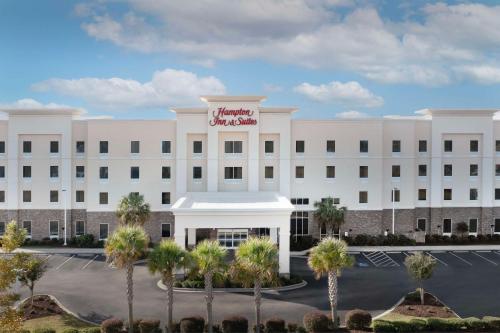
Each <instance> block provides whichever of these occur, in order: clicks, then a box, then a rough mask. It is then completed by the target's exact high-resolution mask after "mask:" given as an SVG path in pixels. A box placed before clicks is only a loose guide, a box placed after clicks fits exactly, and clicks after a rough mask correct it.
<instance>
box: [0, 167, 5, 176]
mask: <svg viewBox="0 0 500 333" xmlns="http://www.w3.org/2000/svg"><path fill="white" fill-rule="evenodd" d="M0 178H5V166H3V165H0Z"/></svg>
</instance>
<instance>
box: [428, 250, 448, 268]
mask: <svg viewBox="0 0 500 333" xmlns="http://www.w3.org/2000/svg"><path fill="white" fill-rule="evenodd" d="M427 254H428V255H429V256H431V258H433V259H434V260H436V261H437V262H439V263H441V264H443V265H445V266H448V264H447V263H445V262H444V261H442V260H441V259H439V258H436V257H435V256H433V255H432V254H431V253H430V252H427Z"/></svg>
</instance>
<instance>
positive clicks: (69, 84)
mask: <svg viewBox="0 0 500 333" xmlns="http://www.w3.org/2000/svg"><path fill="white" fill-rule="evenodd" d="M32 88H33V89H34V90H36V91H54V92H56V93H58V94H61V95H65V96H71V97H77V98H81V99H83V100H85V101H86V102H88V103H89V104H91V105H94V106H100V107H104V108H109V109H111V110H113V111H119V110H120V109H129V108H139V107H141V108H148V107H169V106H183V105H192V104H199V103H200V101H199V96H200V95H223V94H225V93H226V87H225V86H224V84H223V83H222V82H221V81H220V80H219V79H217V78H215V77H213V76H207V77H198V76H197V75H196V74H194V73H192V72H186V71H181V70H175V69H165V70H162V71H156V72H154V74H153V77H152V79H151V81H149V82H145V83H141V82H139V81H136V80H132V79H122V78H107V79H106V78H92V77H89V78H81V79H71V80H68V79H60V78H53V79H49V80H46V81H42V82H39V83H35V84H34V85H33V86H32Z"/></svg>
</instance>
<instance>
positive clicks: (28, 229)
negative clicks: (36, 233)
mask: <svg viewBox="0 0 500 333" xmlns="http://www.w3.org/2000/svg"><path fill="white" fill-rule="evenodd" d="M23 229H24V230H26V237H27V238H31V221H23Z"/></svg>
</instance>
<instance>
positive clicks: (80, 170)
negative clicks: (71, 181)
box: [76, 165, 85, 178]
mask: <svg viewBox="0 0 500 333" xmlns="http://www.w3.org/2000/svg"><path fill="white" fill-rule="evenodd" d="M76 178H85V166H83V165H77V166H76Z"/></svg>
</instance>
